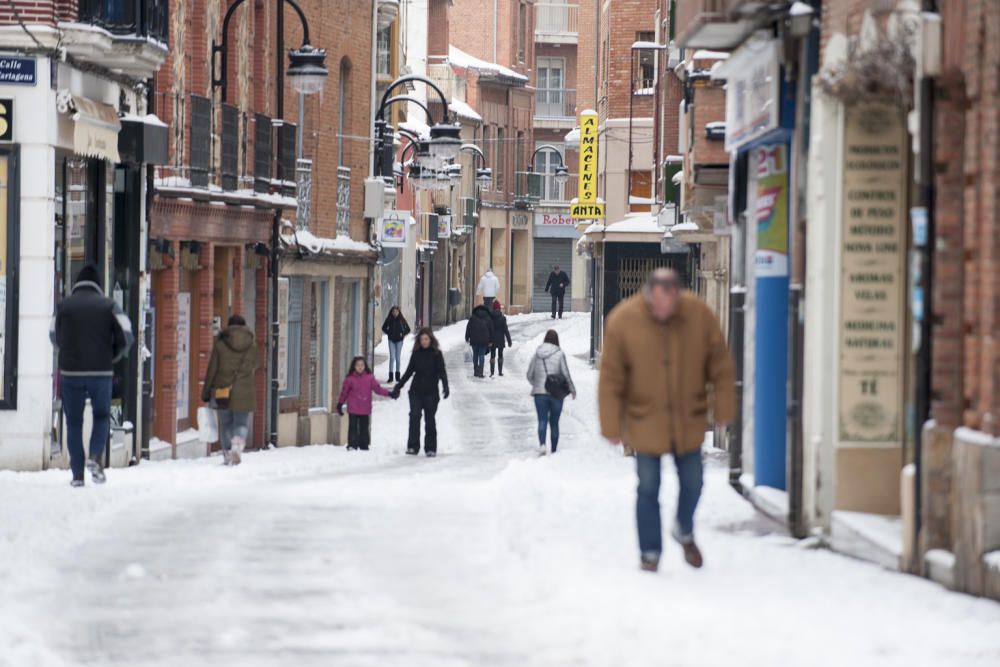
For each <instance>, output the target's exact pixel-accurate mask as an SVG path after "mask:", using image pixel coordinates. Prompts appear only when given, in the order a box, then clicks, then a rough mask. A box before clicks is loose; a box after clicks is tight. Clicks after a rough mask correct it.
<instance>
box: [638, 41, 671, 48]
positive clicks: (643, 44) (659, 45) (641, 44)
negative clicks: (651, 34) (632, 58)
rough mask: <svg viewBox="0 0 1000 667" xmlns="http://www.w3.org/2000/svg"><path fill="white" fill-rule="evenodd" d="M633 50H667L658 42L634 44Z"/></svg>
mask: <svg viewBox="0 0 1000 667" xmlns="http://www.w3.org/2000/svg"><path fill="white" fill-rule="evenodd" d="M632 48H633V49H665V48H667V47H665V46H664V45H663V44H658V43H656V42H632Z"/></svg>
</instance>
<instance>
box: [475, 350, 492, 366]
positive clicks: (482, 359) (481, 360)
mask: <svg viewBox="0 0 1000 667" xmlns="http://www.w3.org/2000/svg"><path fill="white" fill-rule="evenodd" d="M488 351H489V348H488V347H487V346H485V345H473V346H472V365H473V366H475V367H476V368H482V367H483V366H485V365H486V353H487V352H488Z"/></svg>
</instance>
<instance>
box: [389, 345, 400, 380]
mask: <svg viewBox="0 0 1000 667" xmlns="http://www.w3.org/2000/svg"><path fill="white" fill-rule="evenodd" d="M402 355H403V341H401V340H400V341H391V340H390V341H389V372H390V373H401V372H402V363H401V359H402V358H403V357H402Z"/></svg>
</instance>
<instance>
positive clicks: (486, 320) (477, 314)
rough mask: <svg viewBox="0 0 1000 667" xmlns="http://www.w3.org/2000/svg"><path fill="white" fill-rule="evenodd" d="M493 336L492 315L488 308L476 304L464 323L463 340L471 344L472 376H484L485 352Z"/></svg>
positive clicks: (488, 348)
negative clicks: (466, 322)
mask: <svg viewBox="0 0 1000 667" xmlns="http://www.w3.org/2000/svg"><path fill="white" fill-rule="evenodd" d="M493 336H494V331H493V316H492V315H491V314H490V309H489V308H487V307H486V306H476V307H475V308H473V309H472V315H470V316H469V322H468V324H466V325H465V342H466V343H468V344H469V345H471V346H472V369H473V373H472V374H473V377H477V378H481V377H486V374H485V371H484V369H485V368H486V353H487V352H489V350H490V346H491V345H492V344H493Z"/></svg>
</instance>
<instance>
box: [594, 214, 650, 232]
mask: <svg viewBox="0 0 1000 667" xmlns="http://www.w3.org/2000/svg"><path fill="white" fill-rule="evenodd" d="M605 231H606V232H608V233H612V232H615V233H621V232H627V233H636V234H639V233H646V232H656V233H659V232H662V231H663V229H662V228H661V227H660V225H659V223H658V222H657V221H656V216H655V215H653V214H652V213H629V214H628V215H626V216H625V219H624V220H619V221H618V222H613V223H611V224H610V225H608V226H607V229H605Z"/></svg>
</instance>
